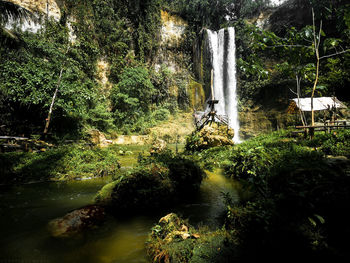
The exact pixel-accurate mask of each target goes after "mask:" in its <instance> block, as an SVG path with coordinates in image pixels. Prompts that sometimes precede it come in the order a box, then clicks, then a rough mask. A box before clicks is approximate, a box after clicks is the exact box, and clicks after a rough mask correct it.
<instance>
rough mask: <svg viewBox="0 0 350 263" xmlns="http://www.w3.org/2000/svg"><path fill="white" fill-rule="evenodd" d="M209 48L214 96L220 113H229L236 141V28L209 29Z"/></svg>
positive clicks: (237, 135) (237, 140)
mask: <svg viewBox="0 0 350 263" xmlns="http://www.w3.org/2000/svg"><path fill="white" fill-rule="evenodd" d="M207 33H208V40H209V49H210V52H211V55H212V60H211V61H212V67H213V71H214V74H213V75H214V80H213V83H214V85H213V86H214V87H213V90H214V96H215V99H216V100H219V103H218V104H217V105H216V111H217V114H218V115H227V116H228V123H229V126H230V127H231V128H232V129H234V131H235V135H234V138H233V140H234V142H236V143H237V142H239V141H240V139H239V120H238V110H237V94H236V88H237V81H236V44H235V29H234V28H233V27H229V28H227V35H225V29H221V30H219V32H215V31H211V30H207Z"/></svg>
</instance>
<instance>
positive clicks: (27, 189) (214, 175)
mask: <svg viewBox="0 0 350 263" xmlns="http://www.w3.org/2000/svg"><path fill="white" fill-rule="evenodd" d="M127 158H130V157H127ZM207 175H208V176H207V178H206V179H204V181H203V183H202V185H201V188H200V191H199V193H198V194H196V195H195V196H194V197H193V199H192V200H189V201H188V202H187V203H186V204H182V205H179V206H177V207H175V208H171V209H170V208H166V209H165V210H164V211H159V213H156V214H152V215H139V216H127V215H124V216H123V217H122V218H119V219H118V218H114V217H109V218H107V220H106V221H105V222H104V223H103V224H102V225H101V226H99V227H97V228H96V229H92V230H88V231H86V232H84V233H82V234H81V235H79V236H76V237H74V238H70V239H56V238H53V237H51V236H50V235H49V232H48V230H47V223H48V222H49V221H50V220H52V219H54V218H57V217H61V216H63V215H65V214H66V213H68V212H70V211H72V210H74V209H77V208H80V207H82V206H84V205H87V204H89V203H91V202H92V200H93V197H94V196H95V194H96V193H97V191H98V190H100V189H101V188H102V186H103V185H105V184H106V183H107V182H109V181H110V180H111V179H110V178H99V179H92V180H85V181H69V182H45V183H33V184H26V185H17V186H11V187H9V186H1V187H0V199H1V203H0V233H1V234H0V235H1V238H0V263H5V262H6V263H9V262H19V263H21V262H40V263H44V262H45V263H46V262H53V263H56V262H76V263H79V262H94V263H100V262H101V263H104V262H106V263H107V262H108V263H109V262H114V263H119V262H120V263H124V262H125V263H126V262H128V263H131V262H139V263H141V262H148V261H147V257H146V253H145V249H144V247H145V246H144V244H145V241H146V240H147V236H148V233H149V232H150V229H151V228H152V226H153V225H154V224H155V223H157V221H158V220H159V218H160V217H162V216H164V215H165V214H166V213H168V212H175V213H178V214H179V215H182V216H183V217H184V218H188V219H189V223H190V224H192V225H194V226H196V225H198V224H204V225H208V226H209V227H211V228H216V227H220V226H221V224H222V222H221V221H220V215H221V214H222V213H223V212H224V210H225V206H224V204H223V195H222V192H228V193H230V194H231V195H232V197H233V198H234V199H238V194H237V190H236V186H235V184H234V182H232V181H231V180H228V179H227V178H225V177H224V176H223V175H222V174H221V172H220V171H216V172H207Z"/></svg>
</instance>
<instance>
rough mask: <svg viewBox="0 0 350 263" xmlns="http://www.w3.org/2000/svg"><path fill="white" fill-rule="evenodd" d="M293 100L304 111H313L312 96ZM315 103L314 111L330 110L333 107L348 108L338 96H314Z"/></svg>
mask: <svg viewBox="0 0 350 263" xmlns="http://www.w3.org/2000/svg"><path fill="white" fill-rule="evenodd" d="M292 101H293V102H294V103H295V104H296V106H297V107H298V108H299V109H301V110H302V111H311V98H300V99H298V98H295V99H292ZM313 104H314V106H313V109H314V111H321V110H328V109H332V107H334V108H336V109H345V108H347V107H346V106H345V105H344V104H343V103H342V102H341V101H340V100H338V99H337V98H336V97H318V98H314V101H313Z"/></svg>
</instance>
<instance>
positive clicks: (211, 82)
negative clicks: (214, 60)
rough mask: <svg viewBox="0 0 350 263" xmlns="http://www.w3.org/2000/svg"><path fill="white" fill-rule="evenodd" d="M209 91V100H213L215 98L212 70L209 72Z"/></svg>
mask: <svg viewBox="0 0 350 263" xmlns="http://www.w3.org/2000/svg"><path fill="white" fill-rule="evenodd" d="M210 89H211V100H214V99H215V96H214V71H213V69H212V70H211V74H210Z"/></svg>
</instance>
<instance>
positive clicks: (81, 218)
mask: <svg viewBox="0 0 350 263" xmlns="http://www.w3.org/2000/svg"><path fill="white" fill-rule="evenodd" d="M105 216H106V214H105V210H104V208H103V207H102V206H97V205H89V206H85V207H83V208H81V209H78V210H74V211H73V212H70V213H68V214H66V215H65V216H64V217H61V218H57V219H54V220H52V221H50V222H49V231H50V233H51V235H52V236H53V237H61V238H65V237H72V236H74V235H76V234H78V233H80V232H81V231H83V230H86V229H89V228H93V227H95V226H97V225H98V224H99V223H101V222H102V221H103V220H104V218H105Z"/></svg>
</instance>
